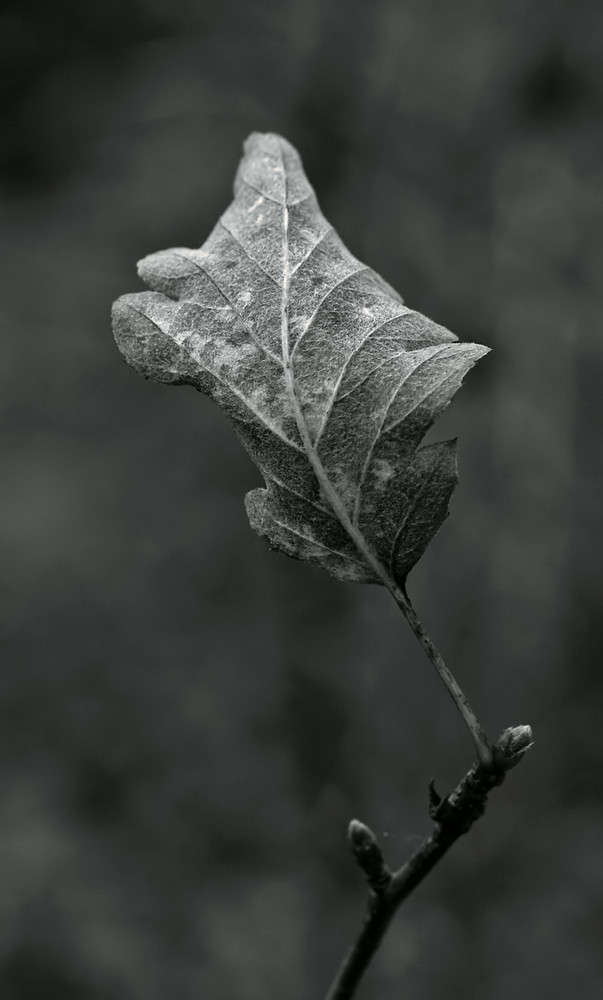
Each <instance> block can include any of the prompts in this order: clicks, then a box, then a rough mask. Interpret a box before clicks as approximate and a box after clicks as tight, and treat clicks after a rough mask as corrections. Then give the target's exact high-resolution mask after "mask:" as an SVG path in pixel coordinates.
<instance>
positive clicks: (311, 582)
mask: <svg viewBox="0 0 603 1000" xmlns="http://www.w3.org/2000/svg"><path fill="white" fill-rule="evenodd" d="M602 41H603V6H600V5H597V4H594V3H592V2H588V0H573V2H572V3H571V4H569V3H567V4H563V3H554V2H551V3H546V4H545V3H540V2H536V0H505V2H504V3H502V2H493V3H486V4H485V3H483V2H480V0H457V2H455V3H452V4H443V3H437V2H435V0H421V2H418V0H372V2H371V3H368V2H362V0H330V2H325V0H287V2H286V3H285V2H278V0H258V2H254V3H251V2H248V3H245V2H244V0H221V2H220V3H209V2H207V3H203V2H194V0H171V2H170V3H167V2H161V0H119V2H118V0H103V2H102V3H92V2H82V0H77V2H76V0H56V2H54V3H51V4H49V3H44V2H43V0H37V2H36V0H19V2H12V3H11V2H9V3H7V4H5V6H4V12H3V14H2V15H1V19H0V53H1V59H0V64H1V80H2V85H1V109H2V114H1V117H2V129H1V132H2V142H1V150H0V186H1V199H2V200H1V208H0V211H1V234H0V239H1V241H2V290H1V293H0V309H1V311H2V313H3V324H2V325H3V329H2V337H1V340H0V370H1V375H2V390H1V403H0V406H1V408H2V420H1V430H0V435H1V442H2V458H1V469H2V476H1V481H2V486H1V499H0V534H1V536H2V541H1V547H2V554H1V563H0V565H1V570H0V572H1V577H2V580H1V602H0V624H1V628H2V648H3V652H2V666H1V670H0V748H1V756H0V760H1V764H2V769H1V788H0V886H1V891H0V928H1V929H0V996H1V997H2V1000H42V998H43V1000H80V998H81V1000H109V998H110V1000H166V998H168V997H169V998H170V1000H172V998H173V1000H201V998H203V1000H284V998H286V1000H310V998H314V1000H320V998H321V997H323V996H324V994H325V992H326V989H327V986H328V983H329V981H330V979H331V977H332V975H333V973H334V971H335V969H336V967H337V965H338V964H339V961H340V959H341V957H342V955H343V952H344V950H345V949H346V948H347V946H348V943H349V942H350V940H351V938H352V936H353V934H354V932H355V930H356V927H357V926H358V923H359V921H360V917H361V913H362V910H363V906H364V888H363V885H362V882H361V879H360V876H359V874H358V871H357V870H356V868H355V867H354V865H353V863H352V861H351V859H350V857H349V854H348V850H347V846H346V842H345V831H346V827H347V823H348V821H349V820H350V819H351V818H352V817H353V816H356V817H359V818H360V819H362V820H364V821H365V822H367V823H369V824H370V825H371V826H372V827H373V828H374V829H375V831H377V833H378V834H379V836H380V837H381V838H382V839H383V842H384V843H385V845H386V849H387V856H388V859H389V861H390V863H391V864H392V865H397V864H399V863H401V862H402V861H403V860H404V859H405V857H406V856H407V855H408V854H409V853H410V852H411V851H412V850H413V849H414V847H415V846H416V845H417V844H418V843H419V841H420V839H421V838H422V837H423V836H424V835H425V834H426V832H427V830H428V828H429V823H428V818H427V808H426V806H427V784H428V781H429V779H430V778H432V777H434V778H435V779H436V782H437V786H438V788H439V789H440V791H441V792H445V791H447V790H448V789H449V788H450V787H451V786H452V785H453V784H455V783H456V782H457V780H458V779H459V778H460V777H461V776H462V774H464V772H465V770H466V769H467V767H468V765H469V764H470V763H471V760H472V746H471V743H470V740H469V738H468V736H467V734H466V732H465V731H464V728H463V725H462V722H461V721H460V719H459V717H458V716H457V714H456V712H455V709H454V707H453V705H452V703H451V702H450V701H449V699H448V696H447V695H446V693H445V692H444V690H443V689H442V688H441V685H440V684H439V682H438V681H437V680H436V678H435V677H434V676H433V675H432V670H431V668H430V666H429V664H428V662H427V661H426V660H425V659H424V658H423V656H422V654H421V650H420V648H419V647H418V644H417V643H416V641H415V640H414V638H413V636H412V634H411V633H410V630H409V629H408V627H407V626H406V625H405V623H404V621H403V620H401V618H400V615H399V614H398V612H397V609H396V607H395V606H394V604H393V602H392V601H391V599H390V598H389V597H388V595H387V594H386V593H385V592H384V591H383V590H382V589H381V588H376V587H366V586H365V587H361V586H354V585H344V584H341V583H338V582H336V581H335V580H333V579H331V578H330V577H329V576H328V575H327V574H326V573H322V572H321V571H320V570H318V569H315V568H312V567H310V566H308V565H303V564H301V563H295V562H293V561H290V560H288V559H287V558H286V557H284V556H281V555H277V554H275V553H272V552H270V551H269V550H268V548H267V546H266V545H265V544H264V543H263V542H262V541H261V540H260V539H259V538H257V537H256V536H255V535H254V534H253V532H252V531H251V530H250V528H249V526H248V524H247V521H246V516H245V512H244V508H243V496H244V494H245V492H246V491H247V490H249V489H252V488H254V487H255V486H257V485H259V476H258V473H257V471H256V470H255V468H254V467H253V466H252V464H251V462H250V460H249V459H248V458H247V456H246V454H245V453H244V451H243V449H242V448H241V447H240V445H239V443H238V441H237V439H236V438H235V436H234V434H233V432H232V430H231V428H230V426H229V425H228V424H227V423H226V420H225V419H224V417H223V416H222V414H221V413H220V412H219V411H218V409H217V408H216V407H215V406H213V405H212V404H211V403H210V402H208V400H206V399H205V398H204V397H202V396H200V395H198V394H196V393H195V392H194V391H193V390H191V389H179V390H177V391H176V390H173V389H169V390H168V389H167V388H166V387H165V386H160V385H157V384H152V383H145V382H144V381H143V380H142V379H140V378H139V377H138V376H137V375H135V374H134V372H132V371H131V370H130V369H128V368H127V367H126V365H125V364H124V363H123V362H122V360H121V358H120V356H119V354H118V352H117V350H116V349H115V347H114V344H113V341H112V337H111V330H110V323H109V311H110V306H111V302H112V300H113V299H114V298H116V297H117V296H118V295H120V294H122V293H123V292H131V291H136V290H138V289H140V288H141V287H142V286H141V285H140V283H139V282H138V279H137V277H136V272H135V263H136V261H137V260H138V259H139V258H140V257H142V256H143V255H145V254H147V253H149V252H152V251H155V250H159V249H163V248H166V247H170V246H191V247H195V246H199V245H200V244H201V243H202V242H203V241H204V240H205V238H206V236H207V234H208V233H209V231H210V229H211V228H212V226H213V225H214V223H215V222H216V220H217V218H218V216H219V215H220V214H221V212H222V211H223V209H224V208H225V207H226V205H227V204H228V202H229V200H230V197H231V185H232V179H233V176H234V172H235V169H236V166H237V163H238V160H239V157H240V153H241V144H242V141H243V140H244V138H245V137H246V135H247V134H248V133H249V132H251V131H255V130H257V131H268V130H270V131H278V132H280V133H282V134H283V135H285V136H286V137H287V138H288V139H290V140H291V141H292V142H293V143H294V144H295V145H296V146H297V147H298V149H299V150H300V152H301V154H302V156H303V159H304V163H305V166H306V169H307V173H308V175H309V177H310V180H311V182H312V183H313V184H314V186H315V188H316V190H317V193H318V197H319V200H320V202H321V206H322V208H323V211H324V212H325V214H326V215H327V217H328V218H329V219H330V221H331V222H332V223H333V224H334V225H335V226H336V228H337V229H338V231H339V233H340V235H341V236H342V238H343V239H344V241H345V242H346V243H347V244H348V246H349V247H350V249H351V250H352V252H353V253H354V254H355V255H356V256H358V257H359V258H360V259H361V260H364V261H366V262H368V263H369V264H371V265H372V266H373V267H374V268H375V269H376V270H378V271H380V272H381V273H382V274H383V275H384V276H385V277H386V278H387V279H388V281H389V282H391V283H392V284H393V285H394V286H395V287H396V288H398V289H399V290H400V291H401V293H402V294H403V296H404V297H405V299H406V301H407V303H408V304H409V305H411V306H412V307H413V308H415V309H418V310H420V311H422V312H424V313H426V314H427V315H429V316H431V317H432V318H433V319H434V320H436V321H438V322H439V323H441V324H443V325H445V326H448V327H450V328H451V329H452V330H454V331H455V332H456V333H457V334H458V335H459V337H460V338H461V339H463V340H473V341H478V342H481V343H484V344H488V345H489V346H491V347H492V348H493V352H492V354H491V355H489V356H488V358H487V359H485V360H484V361H482V362H480V364H479V365H478V367H477V368H476V369H475V370H474V371H473V372H472V373H471V375H470V376H469V377H468V379H467V382H466V385H465V387H464V388H463V390H462V391H461V392H460V393H459V395H458V397H457V398H456V399H455V401H454V403H453V405H452V406H451V407H450V409H449V410H448V411H447V413H446V414H445V416H444V417H443V418H442V419H441V420H440V421H439V423H438V426H437V428H436V429H435V433H432V437H435V438H436V439H441V438H445V437H450V436H454V435H456V434H458V435H459V439H460V456H459V457H460V477H461V478H460V485H459V488H458V490H457V493H456V495H455V499H454V502H453V512H452V516H451V518H450V519H449V520H448V521H447V523H446V525H445V526H444V528H443V529H442V531H441V532H440V533H439V535H438V537H437V539H436V540H435V541H434V543H433V544H432V545H431V547H430V549H429V550H428V553H427V554H426V556H425V557H424V559H423V560H422V562H421V564H420V566H419V567H418V568H417V569H416V570H415V571H414V573H413V574H412V576H411V578H410V583H409V590H410V593H411V596H412V597H413V600H414V603H415V605H416V607H417V609H418V611H419V613H420V614H421V616H422V618H423V620H424V622H425V623H426V625H427V627H428V629H429V631H430V632H431V634H432V635H433V637H434V639H435V641H436V642H437V643H438V645H439V646H440V648H441V650H442V652H443V653H444V655H445V657H446V659H447V661H448V662H449V664H450V666H451V667H452V669H453V670H454V672H455V673H456V674H457V676H458V679H459V681H460V682H461V685H462V686H463V688H464V689H465V690H466V693H467V694H468V696H469V699H470V701H471V702H472V704H473V705H474V707H475V709H476V711H477V713H478V715H479V717H480V719H481V720H482V721H483V723H484V725H485V726H486V728H487V729H488V731H489V732H490V734H491V735H492V737H495V736H496V735H497V733H498V732H499V731H500V730H502V729H503V728H504V727H506V726H508V725H512V724H518V723H526V722H529V723H531V724H532V725H533V727H534V731H535V736H536V745H535V747H534V749H533V751H531V753H530V755H529V760H526V762H525V763H524V764H523V765H522V767H521V768H519V769H518V770H517V771H515V772H513V774H512V775H511V776H510V778H509V780H508V783H507V784H506V785H505V787H504V788H503V789H502V790H501V791H500V792H496V794H494V795H493V797H492V801H491V804H490V808H489V810H488V813H487V815H486V817H485V818H484V819H483V820H482V821H481V822H480V823H479V824H478V826H477V827H476V828H475V829H474V830H473V831H472V832H471V834H470V836H469V837H467V838H465V839H464V840H463V841H462V842H459V844H458V845H457V846H456V847H455V849H454V850H453V852H452V853H451V854H450V855H449V856H448V857H447V859H446V860H445V861H444V862H443V863H442V864H441V865H440V866H439V867H438V868H437V869H436V870H435V871H434V873H433V874H432V875H431V876H430V879H429V880H428V881H427V882H426V883H425V884H424V885H423V886H422V887H421V888H420V890H419V891H418V892H417V893H416V894H415V895H414V896H413V897H412V898H411V899H410V900H409V901H408V903H407V904H406V906H405V907H404V909H403V911H402V912H401V913H400V914H399V916H398V918H397V919H396V921H395V924H394V925H393V927H392V929H391V931H390V934H389V937H388V939H387V942H386V944H385V946H384V947H383V949H382V951H381V953H380V954H379V957H378V959H377V960H376V961H375V963H374V967H373V968H372V970H371V972H370V975H369V977H368V979H367V981H366V983H365V984H364V988H363V990H362V991H361V992H360V993H359V997H360V996H362V997H367V998H368V997H372V998H374V1000H394V998H398V997H400V996H402V995H403V996H409V997H413V998H414V1000H502V998H506V997H508V996H509V995H513V994H518V995H521V996H530V997H535V998H540V997H542V998H545V997H546V998H547V1000H557V998H559V1000H561V998H563V1000H565V998H566V997H567V996H568V995H572V996H576V997H580V998H581V1000H595V998H598V997H600V996H601V991H602V982H603V953H602V951H601V947H600V945H601V938H602V934H603V778H602V776H601V775H602V767H603V716H602V711H603V672H602V671H601V664H600V657H601V646H602V643H603V616H602V604H603V577H602V573H601V559H602V556H603V536H602V534H601V518H600V511H601V499H600V498H601V490H602V488H603V449H602V448H601V432H602V430H603V406H602V405H601V384H602V379H603V341H602V337H601V312H602V310H601V292H600V272H601V265H602V263H603V227H602V223H603V183H602V166H603V156H602V132H601V113H602V106H603V72H602V66H603V60H602V59H601V44H602Z"/></svg>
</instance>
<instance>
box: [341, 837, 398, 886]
mask: <svg viewBox="0 0 603 1000" xmlns="http://www.w3.org/2000/svg"><path fill="white" fill-rule="evenodd" d="M348 841H349V844H350V847H351V848H352V853H353V855H354V857H355V858H356V861H357V863H358V866H359V868H361V869H362V871H363V872H364V874H365V877H366V880H367V882H368V884H369V885H370V887H371V889H372V890H373V891H374V892H376V893H382V892H384V891H385V889H387V887H388V885H389V883H390V881H391V877H392V873H391V871H390V870H389V868H388V867H387V865H386V863H385V858H384V857H383V851H382V850H381V847H380V846H379V843H378V841H377V838H376V836H375V834H374V833H373V831H372V830H371V829H370V827H368V826H366V824H365V823H361V822H360V820H359V819H353V820H352V821H351V823H350V825H349V826H348Z"/></svg>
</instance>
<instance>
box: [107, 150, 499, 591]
mask: <svg viewBox="0 0 603 1000" xmlns="http://www.w3.org/2000/svg"><path fill="white" fill-rule="evenodd" d="M139 273H140V276H141V277H142V278H143V280H144V281H145V282H146V284H147V285H148V286H149V287H150V288H151V289H152V291H150V292H142V293H139V294H135V295H124V296H122V297H121V298H120V299H118V300H117V302H116V303H115V305H114V313H113V315H114V331H115V337H116V340H117V343H118V345H119V348H120V350H121V351H122V352H123V354H124V356H125V358H126V360H127V361H128V362H129V363H130V364H131V365H132V366H133V367H134V368H135V369H137V371H139V372H140V373H141V374H142V375H144V376H145V377H146V378H153V379H156V380H158V381H160V382H169V383H172V384H177V385H181V384H190V385H193V386H195V388H197V389H200V390H201V391H202V392H205V393H207V394H208V395H209V396H211V397H212V398H213V399H215V400H216V402H218V403H219V404H220V406H222V407H223V408H224V410H225V411H226V412H227V414H228V415H229V417H230V419H231V420H232V422H233V423H234V425H235V427H236V429H237V431H238V433H239V435H240V437H241V439H242V441H243V444H244V445H245V447H246V448H247V450H248V452H249V453H250V455H251V457H252V458H253V460H254V461H255V462H256V464H257V465H258V467H259V469H260V470H261V472H262V475H263V477H264V480H265V484H266V486H265V488H262V489H255V490H252V492H251V493H249V494H248V495H247V498H246V505H247V512H248V514H249V519H250V521H251V524H252V526H253V527H254V528H255V529H256V530H257V531H258V532H259V533H260V534H261V535H264V536H265V537H266V538H267V539H268V541H269V542H270V544H271V545H272V546H273V547H274V548H276V549H279V550H280V551H281V552H285V553H287V554H288V555H291V556H296V557H297V558H299V559H306V560H309V561H311V562H315V563H318V564H319V565H321V566H323V567H324V568H325V569H327V570H329V572H330V573H332V574H333V575H334V576H336V577H338V578H339V579H341V580H354V581H358V582H376V583H383V584H385V585H386V586H389V587H391V585H392V582H395V584H397V585H398V586H403V584H404V581H405V579H406V576H407V575H408V572H409V571H410V569H411V568H412V567H413V566H414V565H415V563H416V562H417V560H418V559H419V558H420V557H421V555H422V554H423V552H424V551H425V548H426V546H427V544H428V543H429V541H430V540H431V538H432V537H433V535H434V534H435V532H436V531H437V530H438V528H439V527H440V525H441V524H442V521H443V520H444V518H445V517H446V515H447V512H448V502H449V499H450V496H451V494H452V491H453V489H454V486H455V483H456V457H455V454H456V449H455V442H454V441H446V442H443V443H441V444H434V445H429V446H427V447H423V448H420V449H419V444H420V442H421V439H422V438H423V436H424V434H425V432H426V431H427V429H428V428H429V426H430V425H431V424H432V422H433V421H434V419H435V418H436V417H437V415H438V414H439V413H440V412H441V411H442V410H443V409H444V407H445V406H446V405H447V404H448V402H449V401H450V399H451V397H452V395H453V394H454V392H455V391H456V390H457V389H458V387H459V385H460V384H461V381H462V379H463V376H464V375H465V373H466V372H467V371H468V369H469V368H470V367H471V366H472V365H473V364H474V362H475V361H477V359H478V358H480V357H482V355H484V354H485V353H486V351H487V348H485V347H482V346H480V345H478V344H459V343H458V342H457V338H456V337H455V336H454V334H452V333H450V332H449V331H448V330H445V329H444V328H443V327H441V326H438V325H437V324H435V323H432V322H431V320H429V319H427V318H426V317H425V316H422V315H421V314H420V313H417V312H414V311H413V310H411V309H408V308H407V307H406V306H405V305H404V304H403V302H402V299H401V298H400V296H399V295H398V294H397V293H396V292H395V291H394V290H393V289H392V288H391V287H390V286H389V285H388V284H387V282H385V281H384V280H383V278H381V277H380V276H379V275H378V274H376V272H375V271H373V270H371V268H369V267H366V266H365V265H363V264H361V263H360V262H359V261H358V260H356V258H355V257H354V256H353V255H352V254H351V253H350V252H349V251H348V250H347V249H346V247H345V246H344V245H343V243H342V241H341V240H340V239H339V237H338V236H337V234H336V233H335V231H334V230H333V228H332V227H331V226H330V225H329V224H328V223H327V221H326V219H325V218H324V216H323V215H322V213H321V211H320V209H319V207H318V203H317V200H316V196H315V194H314V191H313V189H312V188H311V186H310V184H309V182H308V180H307V178H306V176H305V174H304V171H303V167H302V164H301V161H300V158H299V156H298V154H297V152H296V151H295V149H294V148H293V147H292V146H291V145H290V144H289V143H288V142H287V141H286V140H285V139H283V138H281V137H280V136H277V135H272V134H267V135H260V134H253V135H251V136H250V138H249V139H248V140H247V142H246V143H245V155H244V157H243V160H242V161H241V164H240V166H239V169H238V172H237V176H236V180H235V198H234V201H233V202H232V204H231V205H230V207H229V208H228V209H227V210H226V212H225V213H224V215H223V216H222V217H221V219H220V220H219V222H218V223H217V225H216V227H215V228H214V230H213V232H212V233H211V235H210V236H209V238H208V239H207V241H206V243H205V244H204V245H203V247H201V249H200V250H186V249H173V250H166V251H163V252H160V253H156V254H152V255H151V256H149V257H145V258H144V260H142V261H141V262H140V264H139Z"/></svg>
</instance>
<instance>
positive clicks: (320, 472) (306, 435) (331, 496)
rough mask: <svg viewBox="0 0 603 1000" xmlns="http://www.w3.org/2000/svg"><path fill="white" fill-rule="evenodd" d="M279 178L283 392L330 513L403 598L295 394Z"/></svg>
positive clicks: (288, 268)
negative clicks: (336, 481) (335, 479)
mask: <svg viewBox="0 0 603 1000" xmlns="http://www.w3.org/2000/svg"><path fill="white" fill-rule="evenodd" d="M283 178H284V181H285V184H284V203H283V243H282V260H283V281H282V283H283V294H282V298H281V350H282V355H283V368H284V372H285V385H286V389H287V395H288V397H289V401H290V403H291V407H292V409H293V413H294V415H295V420H296V423H297V428H298V430H299V434H300V437H301V439H302V443H303V446H304V450H305V452H306V455H307V456H308V460H309V462H310V464H311V466H312V468H313V470H314V473H315V475H316V478H317V480H318V482H319V484H320V486H321V489H322V491H323V493H324V495H325V496H326V497H327V499H328V501H329V503H330V504H331V507H332V508H333V512H334V513H335V515H336V516H337V518H338V519H339V522H340V524H341V525H342V526H343V528H344V529H345V530H346V531H347V533H348V535H349V536H350V538H351V539H352V541H353V542H354V545H355V546H356V548H357V549H358V551H359V553H360V555H361V556H362V558H363V559H364V560H365V562H366V563H367V564H368V565H369V566H370V567H371V569H372V570H373V572H374V573H375V574H376V575H377V576H378V577H379V579H380V580H381V582H382V583H383V585H384V586H385V587H387V589H388V590H389V591H390V592H391V593H392V594H393V596H394V598H395V599H396V600H403V599H404V597H403V594H402V591H401V590H400V588H399V587H398V585H397V584H396V582H395V580H394V579H393V578H392V577H391V576H390V574H389V573H388V571H387V569H386V567H385V566H384V565H383V564H382V563H381V562H380V560H379V559H378V558H377V556H376V555H375V553H374V552H373V551H372V549H371V548H370V546H369V545H368V543H367V541H366V539H365V537H364V535H363V534H362V532H361V531H360V530H359V529H358V528H357V526H356V525H355V524H354V523H353V522H352V520H351V518H350V516H349V514H348V512H347V510H346V509H345V506H344V503H343V501H342V499H341V497H340V496H339V493H338V492H337V490H336V489H335V487H334V486H333V483H332V482H331V480H330V479H329V477H328V475H327V473H326V470H325V468H324V466H323V464H322V462H321V460H320V458H319V456H318V454H317V452H316V449H315V448H314V445H313V444H312V439H311V437H310V432H309V430H308V426H307V424H306V419H305V417H304V414H303V410H302V408H301V404H300V402H299V399H298V397H297V393H296V391H295V377H294V375H293V364H292V358H291V351H290V345H289V286H290V281H291V266H290V261H289V209H288V206H287V185H286V178H287V175H286V171H285V169H284V165H283Z"/></svg>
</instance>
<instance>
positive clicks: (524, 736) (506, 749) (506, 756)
mask: <svg viewBox="0 0 603 1000" xmlns="http://www.w3.org/2000/svg"><path fill="white" fill-rule="evenodd" d="M533 743H534V740H533V738H532V727H531V726H510V727H509V728H508V729H505V730H504V731H503V732H502V733H501V734H500V736H499V737H498V742H497V743H496V746H495V747H494V759H495V762H496V764H497V765H498V767H500V768H501V769H503V770H505V771H509V770H510V769H511V768H512V767H516V766H517V764H519V762H520V760H522V759H523V755H524V754H525V752H526V750H529V749H530V747H531V746H532V745H533Z"/></svg>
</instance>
